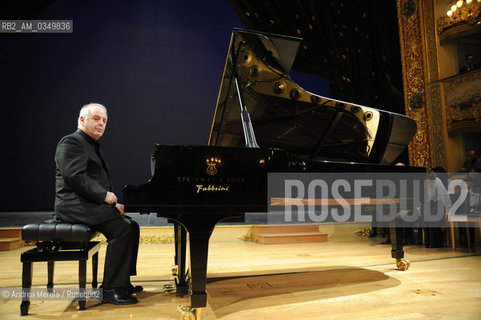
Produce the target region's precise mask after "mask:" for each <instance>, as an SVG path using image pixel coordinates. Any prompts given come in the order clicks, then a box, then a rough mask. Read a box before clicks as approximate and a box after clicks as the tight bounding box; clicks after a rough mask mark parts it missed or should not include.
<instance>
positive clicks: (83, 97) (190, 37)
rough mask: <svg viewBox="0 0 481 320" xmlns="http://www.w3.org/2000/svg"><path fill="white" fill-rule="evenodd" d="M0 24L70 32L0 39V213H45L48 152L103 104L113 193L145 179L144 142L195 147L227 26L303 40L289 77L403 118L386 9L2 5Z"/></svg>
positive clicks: (392, 18) (270, 4) (272, 4)
mask: <svg viewBox="0 0 481 320" xmlns="http://www.w3.org/2000/svg"><path fill="white" fill-rule="evenodd" d="M0 16H1V19H37V20H54V19H68V20H73V33H65V34H54V33H45V34H40V33H39V34H32V33H21V34H7V33H1V34H0V47H1V50H0V61H1V68H0V70H1V77H0V88H1V95H0V97H1V102H0V104H1V105H2V115H3V121H2V126H1V129H0V130H1V136H2V138H1V140H2V151H3V152H2V157H1V158H2V160H1V162H2V165H1V168H2V175H1V177H2V181H1V182H2V183H1V190H0V194H1V203H0V211H10V212H12V211H52V210H53V201H54V173H55V163H54V152H55V148H56V144H57V142H58V141H59V139H60V138H61V137H62V136H64V135H66V134H69V133H71V132H73V131H75V130H76V126H77V117H78V111H79V110H80V108H81V106H82V105H84V104H86V103H89V102H98V103H101V104H104V105H105V106H106V107H107V108H108V110H109V123H108V125H107V130H106V133H105V135H104V137H103V138H102V139H101V144H102V148H103V150H104V154H105V157H106V159H107V161H108V163H109V167H110V171H111V173H112V176H113V182H114V187H115V190H114V191H115V193H116V194H117V195H119V196H120V200H122V199H121V195H122V188H123V186H124V185H126V184H140V183H145V182H147V180H148V179H149V177H150V154H151V153H152V151H153V149H154V145H155V144H156V143H159V144H189V145H206V144H207V142H208V137H209V132H210V128H211V122H212V117H213V114H214V109H215V105H216V100H217V94H218V90H219V86H220V81H221V77H222V72H223V68H224V63H225V56H226V53H227V48H228V45H229V39H230V34H231V31H232V29H233V28H234V27H237V28H247V29H253V30H260V31H266V32H272V33H282V34H287V35H291V36H299V37H302V38H304V41H303V42H302V44H301V47H300V50H299V53H298V57H297V59H296V60H295V62H294V72H293V74H291V76H292V78H293V79H294V80H295V81H296V82H297V83H298V84H299V85H300V86H301V87H303V88H304V89H306V90H308V91H311V92H315V93H317V94H320V95H323V96H330V97H332V98H336V99H341V100H345V101H349V102H354V103H358V104H363V105H367V106H371V107H376V108H380V109H385V110H389V111H395V112H399V113H403V110H404V106H403V105H402V78H401V61H400V57H399V52H400V50H399V38H398V31H397V19H396V1H394V0H392V1H391V0H390V1H362V2H360V1H349V0H347V1H247V0H244V1H242V0H232V1H227V0H224V1H221V0H216V1H193V0H189V1H164V0H162V1H156V0H144V1H114V0H106V1H91V0H89V1H80V0H75V1H74V0H72V1H51V0H43V1H33V0H31V1H29V0H24V1H10V0H8V1H3V2H2V4H1V5H0Z"/></svg>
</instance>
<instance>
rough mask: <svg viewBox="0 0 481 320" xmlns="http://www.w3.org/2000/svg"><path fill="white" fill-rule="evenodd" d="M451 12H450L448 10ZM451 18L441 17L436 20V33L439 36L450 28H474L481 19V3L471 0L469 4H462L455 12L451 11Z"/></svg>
mask: <svg viewBox="0 0 481 320" xmlns="http://www.w3.org/2000/svg"><path fill="white" fill-rule="evenodd" d="M450 11H451V10H450ZM451 13H452V14H451V16H447V15H446V16H442V17H440V18H438V20H437V31H438V33H439V34H442V33H444V32H447V31H448V30H449V29H450V28H453V27H457V26H461V25H471V26H474V25H475V24H476V23H478V22H479V21H480V19H481V2H478V1H477V0H473V1H471V2H470V3H463V5H462V6H461V7H458V8H456V11H454V12H452V11H451Z"/></svg>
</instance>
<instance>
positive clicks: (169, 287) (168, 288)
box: [164, 284, 176, 293]
mask: <svg viewBox="0 0 481 320" xmlns="http://www.w3.org/2000/svg"><path fill="white" fill-rule="evenodd" d="M175 290H176V288H175V285H173V284H166V285H165V286H164V293H168V292H173V291H175Z"/></svg>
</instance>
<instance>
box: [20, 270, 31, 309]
mask: <svg viewBox="0 0 481 320" xmlns="http://www.w3.org/2000/svg"><path fill="white" fill-rule="evenodd" d="M31 287H32V263H31V262H24V263H23V266H22V304H21V305H20V315H21V316H26V315H27V314H28V307H29V306H30V297H29V296H30V288H31Z"/></svg>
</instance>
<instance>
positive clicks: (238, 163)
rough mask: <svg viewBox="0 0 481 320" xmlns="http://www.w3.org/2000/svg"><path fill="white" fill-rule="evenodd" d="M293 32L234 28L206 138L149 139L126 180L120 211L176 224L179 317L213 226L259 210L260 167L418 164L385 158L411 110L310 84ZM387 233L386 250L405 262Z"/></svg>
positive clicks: (407, 136) (357, 168)
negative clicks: (301, 74) (138, 173)
mask: <svg viewBox="0 0 481 320" xmlns="http://www.w3.org/2000/svg"><path fill="white" fill-rule="evenodd" d="M300 40H301V39H299V38H294V37H287V36H282V35H274V34H266V33H260V32H253V31H246V30H241V29H234V31H233V33H232V36H231V41H230V45H229V50H228V54H227V59H226V63H225V68H224V74H223V78H222V83H221V88H220V91H219V95H218V101H217V106H216V110H215V115H214V119H213V123H212V128H211V134H210V138H209V144H208V146H171V145H156V147H155V151H154V153H153V155H152V157H151V159H152V167H151V170H152V177H151V179H150V180H149V181H148V182H147V183H145V184H141V185H128V186H126V187H125V188H124V203H125V209H126V211H127V212H141V213H150V212H156V213H157V215H158V216H159V217H166V218H168V220H169V221H170V222H173V223H174V230H175V258H174V259H175V266H174V267H173V270H172V271H173V274H174V275H175V276H176V280H175V284H176V285H175V289H176V292H177V294H178V295H184V294H190V298H191V306H189V307H185V308H184V309H183V311H182V312H183V314H184V316H190V317H192V319H194V318H195V317H196V316H197V317H198V312H200V309H199V308H202V307H205V306H206V303H207V294H206V291H205V289H206V275H207V256H208V245H209V238H210V235H211V233H212V231H213V229H214V227H215V225H216V224H217V223H218V222H220V221H223V220H227V219H232V218H235V219H238V220H239V219H240V220H242V219H243V218H244V213H245V212H266V211H267V208H268V202H269V199H267V175H268V173H270V172H424V171H425V169H424V168H417V167H409V166H403V167H401V166H392V165H389V164H391V163H392V162H393V161H394V160H395V159H396V158H397V157H398V155H399V154H400V153H401V152H402V151H403V150H404V149H405V148H406V147H407V145H408V144H409V142H410V140H411V139H412V137H413V135H414V134H415V132H416V123H415V122H414V121H413V120H412V119H410V118H408V117H406V116H403V115H399V114H394V113H391V112H386V111H381V110H377V109H373V108H368V107H365V106H361V105H356V104H352V103H346V102H343V101H337V100H333V99H328V98H325V97H322V96H319V95H316V94H314V93H310V92H308V91H306V90H304V89H302V88H301V87H300V86H299V85H297V84H296V83H295V82H294V81H293V80H292V79H291V78H290V77H289V72H290V69H291V66H292V63H293V61H294V58H295V56H296V53H297V49H298V47H299V43H300ZM391 234H392V236H391V239H392V257H393V258H395V259H396V261H397V263H398V267H399V268H401V269H406V268H407V267H408V263H407V262H406V261H405V260H403V257H404V256H403V255H404V253H403V248H402V241H401V239H400V238H399V236H398V235H397V231H396V229H395V228H392V230H391ZM187 239H188V244H189V246H190V259H189V266H188V263H187V257H186V246H187ZM181 318H182V317H181ZM185 319H187V318H185Z"/></svg>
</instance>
